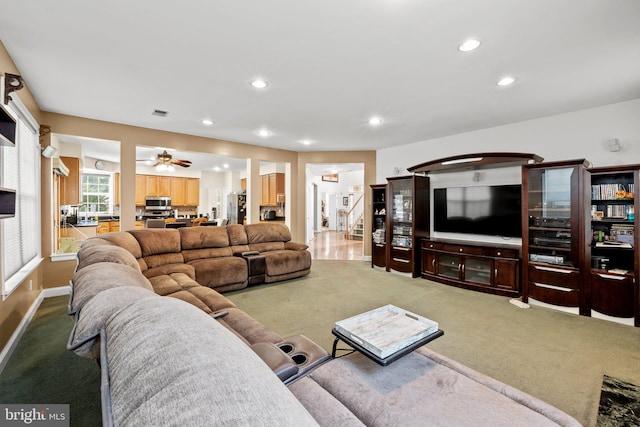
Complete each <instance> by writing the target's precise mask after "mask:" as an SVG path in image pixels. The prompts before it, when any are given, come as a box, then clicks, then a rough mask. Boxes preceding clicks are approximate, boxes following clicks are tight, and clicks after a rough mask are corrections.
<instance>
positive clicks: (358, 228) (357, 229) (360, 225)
mask: <svg viewBox="0 0 640 427" xmlns="http://www.w3.org/2000/svg"><path fill="white" fill-rule="evenodd" d="M363 237H364V217H360V218H359V219H358V221H357V222H356V224H355V225H354V227H353V228H352V229H351V232H350V233H349V237H348V238H349V239H350V240H362V239H363Z"/></svg>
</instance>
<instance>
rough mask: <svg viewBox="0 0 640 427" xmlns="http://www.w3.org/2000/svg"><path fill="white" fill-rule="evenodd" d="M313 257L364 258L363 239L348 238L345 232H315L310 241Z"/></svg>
mask: <svg viewBox="0 0 640 427" xmlns="http://www.w3.org/2000/svg"><path fill="white" fill-rule="evenodd" d="M309 252H311V258H312V259H334V260H343V261H351V260H358V261H360V260H362V256H363V244H362V240H347V239H345V238H344V232H340V231H334V230H324V231H320V232H317V233H315V235H314V237H313V240H311V242H309Z"/></svg>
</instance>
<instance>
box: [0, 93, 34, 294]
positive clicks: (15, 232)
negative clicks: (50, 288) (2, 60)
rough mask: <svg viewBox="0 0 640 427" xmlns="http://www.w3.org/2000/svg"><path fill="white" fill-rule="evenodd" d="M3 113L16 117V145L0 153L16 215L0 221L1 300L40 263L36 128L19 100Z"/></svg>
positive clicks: (4, 183) (5, 183) (3, 149)
mask: <svg viewBox="0 0 640 427" xmlns="http://www.w3.org/2000/svg"><path fill="white" fill-rule="evenodd" d="M14 98H15V97H14ZM7 110H9V111H10V113H12V114H14V116H15V118H16V122H17V123H16V145H15V147H2V149H1V151H0V155H1V162H0V167H1V168H2V170H1V174H0V175H1V176H0V181H1V183H2V186H3V187H5V188H11V189H15V190H16V215H15V217H12V218H5V219H2V220H0V230H1V232H0V233H1V239H0V240H1V242H2V267H1V270H2V297H3V299H4V298H6V297H7V296H8V295H9V294H10V293H11V292H12V291H13V290H14V289H15V288H16V287H18V285H19V284H20V283H22V282H23V281H24V280H25V279H26V277H27V276H28V275H29V274H31V272H32V271H33V270H34V269H35V268H36V267H37V266H38V264H39V263H40V261H41V253H40V150H39V141H38V134H39V130H38V128H39V127H38V124H37V123H36V122H35V120H34V119H33V118H32V117H31V115H30V114H29V112H28V110H27V109H26V107H24V105H22V103H21V102H20V101H19V100H17V102H15V101H14V102H11V103H10V104H9V105H8V106H7Z"/></svg>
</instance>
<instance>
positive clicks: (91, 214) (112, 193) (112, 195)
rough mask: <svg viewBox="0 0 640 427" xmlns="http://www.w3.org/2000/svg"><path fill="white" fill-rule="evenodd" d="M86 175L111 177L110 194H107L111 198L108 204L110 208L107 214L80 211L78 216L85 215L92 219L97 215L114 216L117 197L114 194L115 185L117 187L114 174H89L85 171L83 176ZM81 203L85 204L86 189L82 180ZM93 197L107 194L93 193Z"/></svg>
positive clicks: (92, 172)
mask: <svg viewBox="0 0 640 427" xmlns="http://www.w3.org/2000/svg"><path fill="white" fill-rule="evenodd" d="M85 175H94V176H108V177H109V193H108V194H107V196H108V197H109V202H108V203H107V205H108V208H107V211H106V212H95V211H88V212H86V213H85V212H82V213H81V212H80V210H79V211H78V216H83V215H87V216H90V217H93V216H95V215H113V210H114V205H113V203H114V197H115V192H114V190H115V189H114V185H115V179H114V173H113V172H94V171H91V172H87V171H83V172H82V176H85ZM80 181H81V182H80V203H81V204H84V202H83V200H84V195H85V191H84V190H85V189H84V183H83V182H82V179H81V180H80ZM91 194H92V195H95V194H105V193H95V194H94V193H91Z"/></svg>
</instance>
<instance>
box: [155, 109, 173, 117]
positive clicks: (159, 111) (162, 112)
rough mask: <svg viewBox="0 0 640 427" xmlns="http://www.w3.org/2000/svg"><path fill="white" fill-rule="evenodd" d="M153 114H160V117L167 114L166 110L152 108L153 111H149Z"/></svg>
mask: <svg viewBox="0 0 640 427" xmlns="http://www.w3.org/2000/svg"><path fill="white" fill-rule="evenodd" d="M151 114H152V115H154V116H160V117H167V114H169V112H168V111H162V110H153V113H151Z"/></svg>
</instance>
